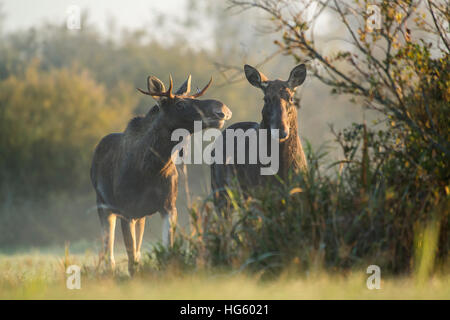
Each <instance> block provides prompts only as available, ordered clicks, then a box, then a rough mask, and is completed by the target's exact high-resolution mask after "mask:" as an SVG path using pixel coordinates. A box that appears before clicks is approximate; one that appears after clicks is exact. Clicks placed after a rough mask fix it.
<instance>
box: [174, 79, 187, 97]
mask: <svg viewBox="0 0 450 320" xmlns="http://www.w3.org/2000/svg"><path fill="white" fill-rule="evenodd" d="M189 92H191V75H189V77H188V78H187V79H186V81H185V82H184V83H183V84H182V85H181V87H180V88H179V89H178V90H177V92H175V94H179V95H187V94H189Z"/></svg>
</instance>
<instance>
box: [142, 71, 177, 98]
mask: <svg viewBox="0 0 450 320" xmlns="http://www.w3.org/2000/svg"><path fill="white" fill-rule="evenodd" d="M169 79H170V84H169V89H168V90H167V91H163V92H151V90H150V81H147V90H148V91H144V90H142V89H139V88H137V89H138V90H139V92H141V93H143V94H146V95H148V96H153V97H168V98H173V97H174V95H173V93H172V89H173V80H172V75H169Z"/></svg>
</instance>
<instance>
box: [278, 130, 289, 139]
mask: <svg viewBox="0 0 450 320" xmlns="http://www.w3.org/2000/svg"><path fill="white" fill-rule="evenodd" d="M288 135H289V132H288V131H285V130H280V139H285V138H286V137H287V136H288Z"/></svg>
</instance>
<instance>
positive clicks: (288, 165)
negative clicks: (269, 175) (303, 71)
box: [260, 105, 306, 179]
mask: <svg viewBox="0 0 450 320" xmlns="http://www.w3.org/2000/svg"><path fill="white" fill-rule="evenodd" d="M288 116H289V120H288V122H289V132H290V133H289V137H288V138H287V139H286V140H285V141H283V142H280V145H279V154H280V158H279V161H280V167H279V171H278V174H279V176H280V177H281V178H282V179H286V178H287V176H288V173H289V170H292V171H293V172H299V171H301V170H304V169H305V168H306V159H305V155H304V153H303V148H302V144H301V142H300V138H299V136H298V122H297V121H298V120H297V108H296V107H295V106H292V105H291V106H290V109H289V115H288ZM260 126H261V128H264V124H263V122H261V125H260Z"/></svg>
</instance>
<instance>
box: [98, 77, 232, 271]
mask: <svg viewBox="0 0 450 320" xmlns="http://www.w3.org/2000/svg"><path fill="white" fill-rule="evenodd" d="M211 81H212V78H211ZM211 81H210V82H209V83H208V84H207V85H206V86H205V87H204V88H203V89H202V90H201V91H199V92H197V93H196V94H192V95H190V94H189V92H190V86H191V76H189V77H188V79H187V80H186V81H185V83H184V84H183V85H182V86H181V87H180V89H179V90H178V91H177V92H175V93H173V92H172V89H173V81H172V77H170V85H169V89H168V90H166V89H165V86H164V84H163V82H162V81H161V80H159V79H158V78H156V77H154V76H150V77H148V78H147V91H144V90H141V89H138V90H139V91H140V92H141V93H143V94H145V95H149V96H151V97H153V98H154V99H155V100H156V101H157V105H155V106H154V107H153V108H152V109H151V110H150V111H149V112H148V113H147V114H146V115H145V116H140V117H136V118H134V119H132V120H131V121H130V122H129V123H128V126H127V127H126V129H125V131H124V132H122V133H112V134H109V135H107V136H105V137H104V138H103V139H102V140H101V141H100V143H99V144H98V145H97V147H96V149H95V152H94V156H93V160H92V166H91V172H90V176H91V181H92V185H93V186H94V189H95V192H96V196H97V209H98V215H99V217H100V224H101V227H102V231H103V247H104V248H103V254H104V257H105V259H106V261H107V263H108V264H109V265H110V267H111V268H112V269H114V265H115V262H114V234H115V225H116V218H117V217H119V219H120V222H121V227H122V233H123V238H124V242H125V247H126V251H127V255H128V270H129V273H130V275H133V273H134V272H135V267H136V264H137V263H138V262H139V259H140V250H141V244H142V238H143V234H144V226H145V217H146V216H149V215H152V214H154V213H156V212H159V213H160V214H161V216H162V218H163V231H162V241H163V244H164V245H165V246H169V245H171V243H172V242H173V230H174V225H175V223H176V221H177V209H176V206H175V202H176V198H177V192H178V174H177V170H176V167H175V164H174V162H173V160H172V156H173V154H172V153H173V147H174V146H175V145H176V144H177V141H171V133H172V132H173V130H175V129H178V128H184V129H187V130H188V131H189V133H191V134H192V133H193V131H194V121H202V126H203V128H219V129H220V128H222V127H223V124H224V122H225V120H228V119H230V118H231V111H230V110H229V109H228V107H227V106H226V105H225V104H223V103H222V102H220V101H217V100H199V99H198V98H199V97H200V96H202V95H203V94H204V93H205V92H206V90H207V89H208V88H209V86H210V85H211Z"/></svg>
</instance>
